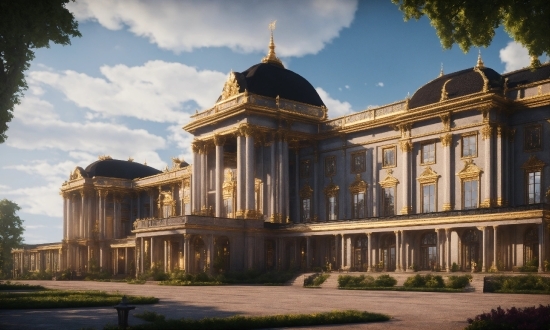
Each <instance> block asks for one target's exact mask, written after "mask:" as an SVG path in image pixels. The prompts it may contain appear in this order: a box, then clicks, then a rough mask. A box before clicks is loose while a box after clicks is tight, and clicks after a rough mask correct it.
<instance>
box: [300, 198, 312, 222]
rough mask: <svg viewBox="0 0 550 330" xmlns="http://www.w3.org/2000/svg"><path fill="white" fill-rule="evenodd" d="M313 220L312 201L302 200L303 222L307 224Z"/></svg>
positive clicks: (308, 199)
mask: <svg viewBox="0 0 550 330" xmlns="http://www.w3.org/2000/svg"><path fill="white" fill-rule="evenodd" d="M309 219H311V199H310V198H304V199H302V222H307V221H309Z"/></svg>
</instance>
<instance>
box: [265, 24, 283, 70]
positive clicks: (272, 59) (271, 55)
mask: <svg viewBox="0 0 550 330" xmlns="http://www.w3.org/2000/svg"><path fill="white" fill-rule="evenodd" d="M275 23H277V21H276V20H275V21H273V22H271V23H269V30H270V31H271V39H270V41H269V52H268V53H267V55H266V57H264V58H263V59H262V63H271V64H275V65H278V66H280V67H282V68H284V65H283V62H281V60H280V59H279V58H278V57H277V55H275V42H273V30H275Z"/></svg>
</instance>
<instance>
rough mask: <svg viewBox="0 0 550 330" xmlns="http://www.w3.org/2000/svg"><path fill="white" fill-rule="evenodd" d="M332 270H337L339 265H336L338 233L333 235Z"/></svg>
mask: <svg viewBox="0 0 550 330" xmlns="http://www.w3.org/2000/svg"><path fill="white" fill-rule="evenodd" d="M334 259H335V260H334V270H338V269H340V268H341V267H339V265H338V235H334Z"/></svg>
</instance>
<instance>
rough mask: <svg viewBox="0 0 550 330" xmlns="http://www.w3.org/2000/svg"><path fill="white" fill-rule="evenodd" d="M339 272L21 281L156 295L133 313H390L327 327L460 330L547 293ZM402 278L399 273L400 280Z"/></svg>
mask: <svg viewBox="0 0 550 330" xmlns="http://www.w3.org/2000/svg"><path fill="white" fill-rule="evenodd" d="M403 275H405V274H403ZM408 276H410V274H408ZM336 277H337V276H335V275H333V276H331V278H330V279H329V281H327V283H326V284H325V285H323V288H321V289H305V288H302V287H301V286H300V285H299V282H300V281H301V279H300V278H299V279H298V280H297V281H296V282H295V284H294V285H289V286H210V287H209V286H206V287H204V286H195V287H193V286H191V287H174V286H160V285H156V283H148V284H144V285H130V284H126V283H110V282H88V281H72V282H71V281H22V282H24V283H31V284H40V285H43V286H45V287H48V288H54V289H86V290H103V291H108V292H114V291H118V292H121V293H124V294H128V295H147V296H155V297H158V298H159V299H160V303H159V304H156V305H138V306H137V308H136V310H135V311H134V313H138V312H143V311H145V310H148V311H155V312H158V313H160V314H164V315H166V317H167V318H181V317H186V318H203V317H212V316H218V317H224V316H231V315H237V314H239V315H268V314H283V313H313V312H326V311H331V310H343V309H357V310H364V311H369V312H377V313H385V314H388V315H391V316H392V320H391V321H390V322H383V323H370V324H356V325H342V326H327V327H323V328H331V329H332V328H335V329H337V328H340V329H344V328H345V329H462V328H464V327H465V326H466V325H467V322H466V319H467V318H468V317H473V316H475V315H477V314H479V313H482V312H487V311H490V310H491V309H492V308H495V307H497V306H501V307H503V308H510V307H512V306H516V307H527V306H535V305H537V306H538V305H539V304H544V305H546V304H550V296H548V295H517V294H516V295H513V294H491V293H481V290H480V289H481V288H480V287H479V283H481V281H482V277H477V279H476V281H477V283H478V284H477V285H475V286H476V291H473V292H466V293H436V292H391V291H350V290H338V289H337V288H336ZM401 277H402V278H401ZM403 279H404V276H399V281H400V282H402V281H403ZM476 281H474V282H476ZM398 284H400V283H398ZM129 322H130V324H137V323H141V322H143V321H141V320H140V319H137V318H134V317H132V316H130V320H129ZM108 323H111V324H115V323H116V311H115V310H114V309H113V308H112V307H109V308H97V307H94V308H74V309H48V310H0V328H2V329H82V328H95V329H101V328H102V327H103V326H104V325H105V324H108ZM300 329H306V328H300Z"/></svg>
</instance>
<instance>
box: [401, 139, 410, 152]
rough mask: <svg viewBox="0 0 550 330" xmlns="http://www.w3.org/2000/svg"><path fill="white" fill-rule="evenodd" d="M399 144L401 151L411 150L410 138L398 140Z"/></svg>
mask: <svg viewBox="0 0 550 330" xmlns="http://www.w3.org/2000/svg"><path fill="white" fill-rule="evenodd" d="M399 146H400V147H401V151H402V152H411V151H412V147H413V145H412V142H411V140H405V141H400V143H399Z"/></svg>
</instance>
